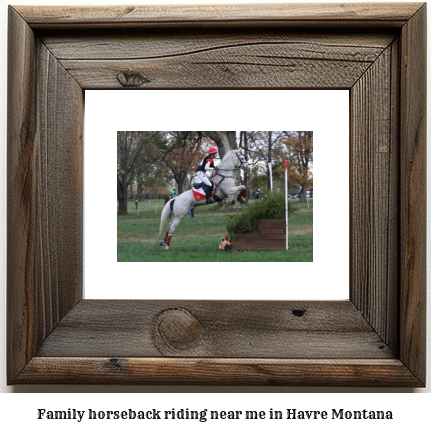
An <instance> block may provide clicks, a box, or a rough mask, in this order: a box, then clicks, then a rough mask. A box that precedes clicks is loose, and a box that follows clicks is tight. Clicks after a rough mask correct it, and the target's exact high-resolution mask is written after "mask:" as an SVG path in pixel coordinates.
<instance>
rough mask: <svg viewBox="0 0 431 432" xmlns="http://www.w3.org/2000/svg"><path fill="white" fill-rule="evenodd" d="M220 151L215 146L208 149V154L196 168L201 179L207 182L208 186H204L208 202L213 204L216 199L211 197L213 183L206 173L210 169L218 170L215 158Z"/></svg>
mask: <svg viewBox="0 0 431 432" xmlns="http://www.w3.org/2000/svg"><path fill="white" fill-rule="evenodd" d="M217 153H218V150H217V149H216V148H215V147H211V148H210V149H209V150H208V154H207V156H205V157H204V158H203V159H202V160H201V162H200V163H199V166H198V167H197V169H196V175H197V176H198V177H199V179H200V180H201V181H202V182H203V183H205V184H206V185H207V186H209V187H208V188H204V190H205V194H206V201H207V204H212V203H213V202H214V200H213V199H212V198H211V197H210V195H211V191H212V184H211V181H210V180H209V178H208V177H207V175H206V171H208V170H216V171H217V170H218V168H217V167H216V166H214V158H215V157H216V155H217Z"/></svg>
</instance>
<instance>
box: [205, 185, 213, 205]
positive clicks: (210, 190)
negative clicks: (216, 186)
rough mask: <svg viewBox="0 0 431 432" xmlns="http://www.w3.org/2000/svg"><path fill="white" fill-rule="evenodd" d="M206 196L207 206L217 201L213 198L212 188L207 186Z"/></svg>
mask: <svg viewBox="0 0 431 432" xmlns="http://www.w3.org/2000/svg"><path fill="white" fill-rule="evenodd" d="M204 190H205V195H206V201H207V204H213V203H214V202H215V201H214V200H213V199H212V198H211V192H212V186H207V185H205V189H204Z"/></svg>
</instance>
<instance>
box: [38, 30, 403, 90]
mask: <svg viewBox="0 0 431 432" xmlns="http://www.w3.org/2000/svg"><path fill="white" fill-rule="evenodd" d="M324 36H325V37H324ZM324 36H323V35H322V34H320V35H318V34H313V33H305V34H304V33H294V32H292V31H290V32H280V31H277V32H275V34H273V33H268V32H256V31H254V32H251V31H249V32H246V33H244V34H239V33H238V32H236V33H231V34H227V35H225V34H223V33H222V34H216V35H214V34H211V33H208V32H204V33H203V32H201V33H198V32H196V31H195V32H193V33H190V32H183V33H180V34H178V33H174V34H172V33H168V34H161V35H160V38H156V37H155V36H154V34H153V33H149V34H145V33H142V32H140V33H139V34H138V35H136V34H135V35H133V36H125V35H123V34H118V35H116V36H113V35H111V36H110V40H109V41H108V42H107V41H106V40H105V41H104V42H103V39H101V36H100V35H98V34H96V35H94V34H92V35H91V34H87V35H81V36H79V37H78V36H74V37H71V36H67V37H66V38H65V39H64V40H58V39H56V40H55V38H53V37H52V36H49V35H48V36H43V37H42V40H43V41H44V43H45V44H46V45H47V46H48V48H49V49H50V50H51V51H52V52H53V53H55V54H56V55H58V58H59V59H61V62H62V64H63V65H64V67H65V69H66V70H68V71H69V72H70V73H71V74H72V75H73V76H74V77H75V79H76V80H77V81H78V82H79V83H80V85H81V86H82V87H83V88H85V89H89V88H91V89H98V88H106V87H109V88H124V87H136V88H216V87H217V88H220V87H224V88H235V87H236V88H238V87H249V88H254V87H255V88H276V87H281V88H286V87H288V88H291V89H294V88H307V87H308V86H309V83H310V82H313V83H314V85H315V86H316V87H317V88H334V87H337V88H350V87H352V85H354V83H355V82H356V81H358V79H359V78H360V77H361V76H362V74H363V73H364V72H365V71H366V70H367V69H368V68H369V67H370V66H371V65H372V63H373V62H374V61H375V60H376V59H377V58H378V57H379V55H380V54H381V52H382V51H383V50H384V49H385V48H386V46H387V45H388V44H390V43H391V42H392V40H393V39H394V37H395V35H394V32H386V33H385V32H383V33H381V34H371V35H367V34H365V35H363V34H360V35H357V34H352V33H350V34H348V33H346V34H341V35H339V37H334V35H333V34H332V33H327V34H325V35H324ZM78 41H80V43H78ZM114 41H115V43H114ZM107 43H108V45H107ZM107 46H109V47H110V51H109V52H108V51H107V49H106V47H107ZM111 46H112V49H111ZM107 59H109V60H107ZM127 74H129V75H133V76H139V77H141V79H140V80H135V81H133V82H132V85H130V84H129V83H126V84H125V83H124V82H123V81H122V80H121V79H119V76H124V75H127Z"/></svg>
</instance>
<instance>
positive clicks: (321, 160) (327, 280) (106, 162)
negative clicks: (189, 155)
mask: <svg viewBox="0 0 431 432" xmlns="http://www.w3.org/2000/svg"><path fill="white" fill-rule="evenodd" d="M184 93H187V95H185V94H184ZM239 100H240V101H241V107H238V103H237V101H239ZM179 106H181V110H179V109H178V107H179ZM203 106H205V109H202V107H203ZM268 106H269V107H272V109H270V110H265V109H263V108H262V107H268ZM125 107H127V108H125ZM117 130H312V131H313V132H314V163H313V176H314V199H313V201H314V202H313V210H314V215H313V262H307V263H298V262H291V263H252V262H250V263H233V262H232V263H217V264H216V265H212V266H211V267H210V268H209V274H208V277H207V281H206V283H202V277H198V278H196V276H193V277H192V276H191V275H192V274H193V275H195V274H196V266H197V265H199V264H197V263H178V262H177V263H169V264H166V263H158V262H151V263H117V216H116V210H115V207H114V205H115V204H114V202H115V198H116V195H115V194H116V177H115V175H114V173H115V169H116V166H115V164H116V160H117V159H116V143H117ZM84 136H85V157H84V161H85V163H84V166H85V176H86V177H85V184H86V186H87V187H86V191H85V192H86V193H85V196H86V199H85V211H84V215H85V236H84V238H85V298H93V299H95V298H102V299H103V298H105V299H118V298H122V299H131V298H138V299H139V298H141V299H142V298H144V299H231V300H232V299H251V300H256V299H267V300H269V299H271V300H280V299H281V300H331V299H332V300H338V299H347V298H348V297H349V92H348V91H347V90H338V91H337V90H333V91H329V90H327V91H325V90H320V91H287V90H268V91H264V90H260V91H256V90H255V91H253V90H235V91H234V90H227V91H214V90H190V91H186V92H185V91H178V90H172V91H168V90H164V91H160V90H153V91H151V90H150V91H139V90H136V91H122V92H120V91H112V90H111V91H109V90H105V91H102V90H93V91H86V92H85V135H84ZM95 167H97V169H96V170H95ZM100 179H103V194H104V198H103V200H100V199H98V196H99V195H100V187H101V184H100ZM334 186H336V187H337V188H336V194H335V190H334ZM95 191H96V194H95ZM109 194H111V195H109ZM95 195H96V197H95ZM110 196H111V198H112V206H111V204H110V198H109V197H110ZM143 205H145V206H149V204H148V201H144V203H143ZM159 207H160V206H159ZM153 208H154V211H155V210H156V209H155V206H153V207H152V209H153ZM160 210H161V209H160V208H159V209H158V214H160ZM101 215H102V216H101ZM195 217H196V218H198V217H199V209H197V210H196V212H195ZM141 223H142V225H144V224H145V220H142V222H141ZM165 226H166V224H165ZM142 229H144V226H143V227H142ZM157 231H158V230H157ZM157 231H156V232H154V236H157ZM180 231H181V223H180V224H179V225H178V227H177V232H180ZM164 233H165V230H163V234H162V236H161V237H159V239H160V238H162V237H163V236H164ZM223 234H225V233H224V232H220V235H219V236H216V237H215V238H214V249H217V247H218V243H219V238H220V237H221V236H222V235H223ZM196 241H198V239H196ZM154 245H155V246H154V247H155V248H157V247H158V246H157V241H156V239H155V240H154ZM171 249H172V250H173V249H175V233H174V234H173V236H172V242H171ZM166 253H167V254H169V252H166ZM205 265H207V264H204V266H205ZM199 267H200V268H201V266H199ZM166 269H169V271H168V272H166ZM206 273H208V272H207V270H206ZM136 275H139V277H136ZM198 280H199V282H198ZM220 282H222V283H220ZM119 287H121V289H119Z"/></svg>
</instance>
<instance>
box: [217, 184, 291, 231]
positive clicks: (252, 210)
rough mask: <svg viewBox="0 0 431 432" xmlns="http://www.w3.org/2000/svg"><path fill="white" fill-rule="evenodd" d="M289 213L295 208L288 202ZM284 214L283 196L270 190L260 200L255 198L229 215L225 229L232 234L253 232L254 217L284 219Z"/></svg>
mask: <svg viewBox="0 0 431 432" xmlns="http://www.w3.org/2000/svg"><path fill="white" fill-rule="evenodd" d="M288 211H289V215H291V214H292V213H293V212H294V211H295V209H294V208H293V206H292V204H291V203H290V202H289V203H288ZM285 216H286V207H285V198H284V193H282V192H271V193H269V194H268V196H267V197H266V198H264V199H261V200H256V201H254V202H253V204H250V205H249V206H248V207H246V208H245V209H243V210H241V211H240V212H239V213H237V214H236V215H234V216H231V218H230V220H229V222H228V224H227V226H226V229H227V231H228V232H231V233H234V234H250V233H253V232H254V230H253V220H254V219H284V218H285Z"/></svg>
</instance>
